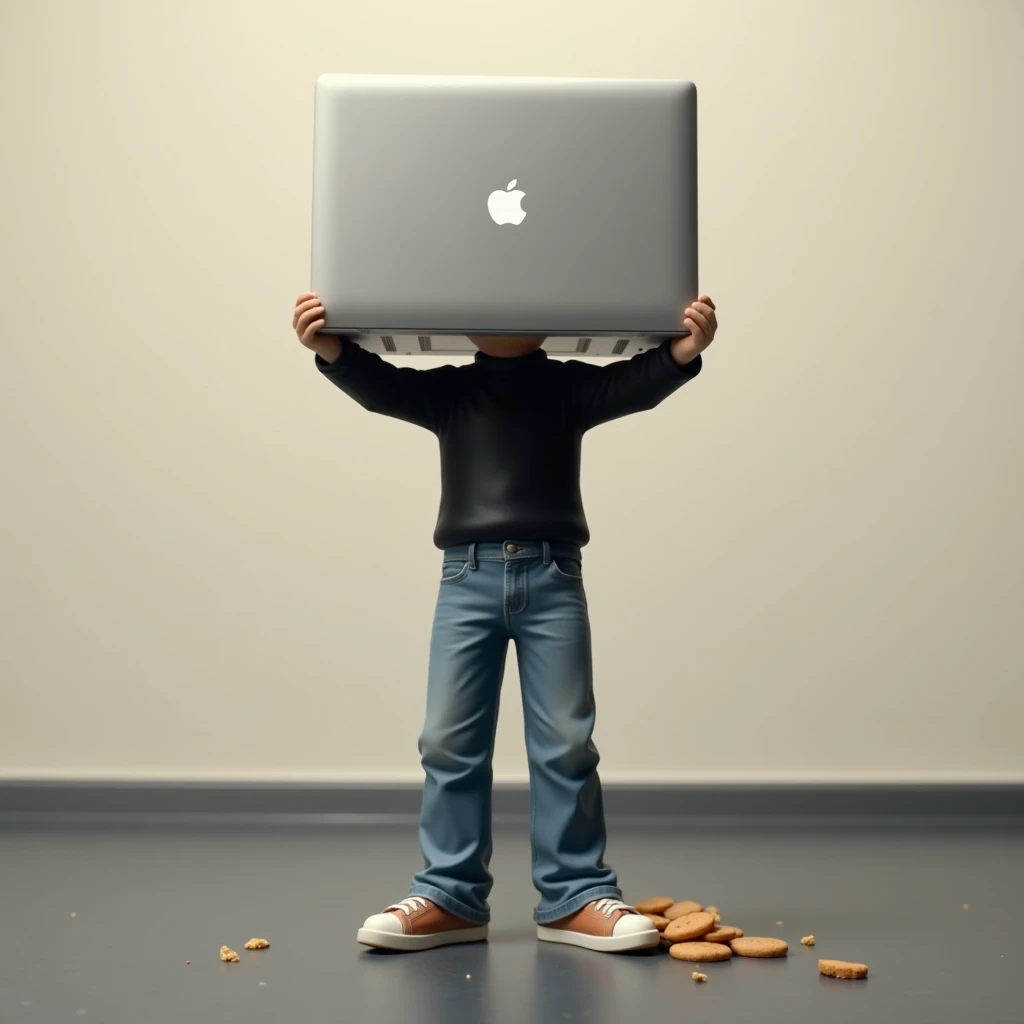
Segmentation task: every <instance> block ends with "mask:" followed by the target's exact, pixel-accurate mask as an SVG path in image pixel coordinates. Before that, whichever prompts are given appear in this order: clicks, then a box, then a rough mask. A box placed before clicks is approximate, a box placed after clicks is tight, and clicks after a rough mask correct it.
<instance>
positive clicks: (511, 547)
mask: <svg viewBox="0 0 1024 1024" xmlns="http://www.w3.org/2000/svg"><path fill="white" fill-rule="evenodd" d="M505 550H506V551H507V552H508V553H509V554H510V555H514V554H515V553H516V552H517V551H518V550H519V548H518V547H516V545H515V544H507V545H506V546H505Z"/></svg>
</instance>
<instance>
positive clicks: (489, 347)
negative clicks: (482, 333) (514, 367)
mask: <svg viewBox="0 0 1024 1024" xmlns="http://www.w3.org/2000/svg"><path fill="white" fill-rule="evenodd" d="M472 340H473V344H474V345H476V347H477V348H478V349H479V350H480V351H481V352H482V353H483V354H484V355H485V356H490V357H491V358H492V359H522V358H523V357H524V356H532V355H533V354H534V353H535V352H538V351H539V350H540V347H541V345H543V344H544V339H543V338H536V337H532V336H527V337H523V336H518V335H516V336H513V335H509V336H505V337H502V336H489V337H475V338H473V339H472Z"/></svg>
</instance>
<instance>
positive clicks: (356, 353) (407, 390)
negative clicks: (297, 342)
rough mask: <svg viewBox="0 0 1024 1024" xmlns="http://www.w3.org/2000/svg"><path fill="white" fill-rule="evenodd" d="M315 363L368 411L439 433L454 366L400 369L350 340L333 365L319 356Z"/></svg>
mask: <svg viewBox="0 0 1024 1024" xmlns="http://www.w3.org/2000/svg"><path fill="white" fill-rule="evenodd" d="M315 362H316V368H317V369H318V370H319V371H320V372H321V373H322V374H323V375H324V376H325V377H326V378H327V379H328V380H329V381H330V382H331V383H332V384H334V385H336V386H337V387H339V388H341V390H342V391H344V392H345V394H347V395H348V396H349V397H350V398H352V399H354V400H355V401H356V402H358V403H359V404H360V405H361V406H362V407H363V408H364V409H366V410H367V411H368V412H375V413H380V414H381V415H382V416H391V417H393V418H394V419H399V420H404V421H405V422H406V423H413V424H415V425H416V426H418V427H425V428H426V429H427V430H432V431H434V432H435V433H436V432H437V428H438V425H439V422H440V420H441V417H442V416H443V415H444V410H445V406H446V395H447V391H448V388H447V387H446V386H445V385H446V381H447V379H448V377H449V375H450V372H451V370H452V369H453V367H451V366H440V367H435V368H432V369H429V370H414V369H410V368H408V367H398V366H395V365H393V364H392V363H389V362H387V361H386V360H384V359H382V358H381V357H380V356H378V355H377V354H376V353H375V352H368V351H367V350H366V349H364V348H361V347H360V346H359V345H357V344H355V343H354V342H351V341H348V340H346V341H345V344H344V346H343V347H342V352H341V355H340V356H339V357H338V358H337V359H336V360H335V361H334V362H333V363H328V362H325V361H324V360H323V359H321V358H320V356H319V355H317V356H316V357H315Z"/></svg>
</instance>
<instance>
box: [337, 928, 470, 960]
mask: <svg viewBox="0 0 1024 1024" xmlns="http://www.w3.org/2000/svg"><path fill="white" fill-rule="evenodd" d="M487 931H488V926H487V925H481V926H480V927H479V928H459V929H457V930H456V931H452V932H434V933H433V934H431V935H404V934H403V935H396V934H395V933H394V932H378V931H374V930H373V929H372V928H360V929H359V933H358V934H357V936H356V938H357V939H358V940H359V942H360V944H361V945H363V946H373V947H374V948H375V949H397V950H401V951H402V952H404V953H415V952H419V951H420V950H423V949H435V948H437V947H438V946H455V945H458V944H459V943H460V942H484V941H486V939H487Z"/></svg>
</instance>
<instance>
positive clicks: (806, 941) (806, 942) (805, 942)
mask: <svg viewBox="0 0 1024 1024" xmlns="http://www.w3.org/2000/svg"><path fill="white" fill-rule="evenodd" d="M800 945H801V946H813V945H814V936H813V935H805V936H804V937H803V938H802V939H801V940H800Z"/></svg>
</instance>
